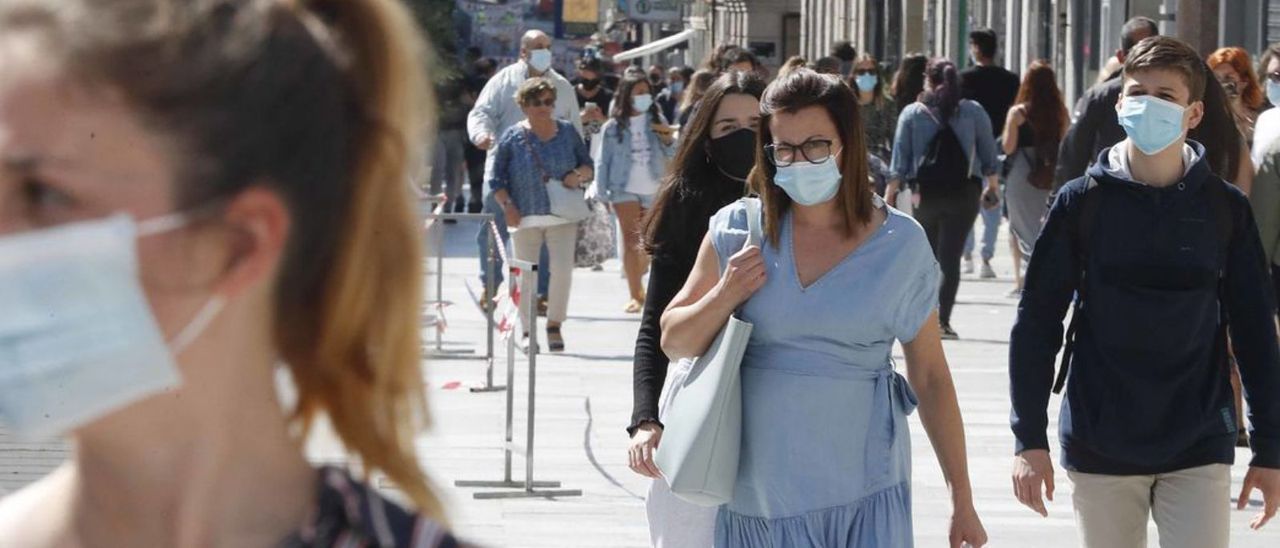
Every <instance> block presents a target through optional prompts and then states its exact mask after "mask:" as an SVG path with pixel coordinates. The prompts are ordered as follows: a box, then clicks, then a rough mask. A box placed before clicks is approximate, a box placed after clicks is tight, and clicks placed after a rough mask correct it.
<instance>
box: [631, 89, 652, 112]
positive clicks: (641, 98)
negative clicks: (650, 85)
mask: <svg viewBox="0 0 1280 548" xmlns="http://www.w3.org/2000/svg"><path fill="white" fill-rule="evenodd" d="M631 106H633V107H635V108H636V114H640V113H643V112H648V111H649V107H651V106H653V96H652V95H649V94H648V93H642V94H640V95H632V96H631Z"/></svg>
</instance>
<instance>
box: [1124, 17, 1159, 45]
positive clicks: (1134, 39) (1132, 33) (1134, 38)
mask: <svg viewBox="0 0 1280 548" xmlns="http://www.w3.org/2000/svg"><path fill="white" fill-rule="evenodd" d="M1139 33H1141V34H1143V36H1142V37H1141V38H1139V37H1138V34H1139ZM1151 36H1160V26H1159V25H1156V22H1155V21H1152V20H1151V18H1150V17H1143V16H1141V15H1139V16H1137V17H1134V18H1133V19H1130V20H1128V21H1125V23H1124V26H1123V27H1120V51H1123V52H1125V53H1126V54H1127V53H1129V50H1132V49H1133V46H1135V45H1137V44H1138V42H1139V41H1140V40H1141V39H1142V38H1149V37H1151Z"/></svg>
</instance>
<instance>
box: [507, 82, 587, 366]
mask: <svg viewBox="0 0 1280 548" xmlns="http://www.w3.org/2000/svg"><path fill="white" fill-rule="evenodd" d="M515 99H516V103H517V104H519V105H520V108H521V109H522V110H524V115H525V119H524V120H523V121H521V122H520V123H518V124H516V125H514V126H512V127H511V129H508V130H507V131H506V132H505V133H503V134H502V137H500V138H499V139H498V151H497V152H496V153H495V155H494V159H493V160H494V161H493V175H492V178H491V179H490V180H489V188H491V189H493V195H494V199H495V200H496V201H497V202H498V205H499V207H501V208H502V213H503V215H504V216H505V217H506V220H507V226H509V227H511V228H513V229H515V232H513V233H512V234H511V246H512V248H514V249H513V251H515V258H516V259H517V260H521V261H529V262H535V263H536V262H538V254H539V253H540V251H541V249H542V246H543V244H546V246H547V253H548V254H549V255H550V258H551V280H550V287H549V288H548V291H547V292H548V293H549V295H547V349H548V350H550V351H552V352H562V351H564V337H563V335H562V334H561V331H560V326H561V324H562V323H564V320H565V317H566V316H568V308H569V290H570V288H571V287H572V286H573V254H574V243H575V242H574V240H575V239H576V238H577V236H578V221H580V220H582V219H583V218H585V217H586V216H588V215H590V210H589V209H587V206H586V197H585V196H584V195H583V192H582V190H581V189H582V187H583V186H584V185H586V184H587V183H589V182H590V181H591V178H592V167H591V156H589V155H588V154H587V145H586V143H583V142H582V138H581V137H578V132H577V131H574V129H573V125H572V124H570V123H569V122H566V121H564V120H557V119H555V118H554V117H552V114H553V111H554V109H555V104H556V88H555V86H553V85H552V84H551V81H550V80H546V79H544V78H530V79H529V80H525V82H524V83H523V84H520V88H519V89H518V90H517V91H516V97H515ZM557 186H559V187H561V188H556V187H557ZM562 189H567V190H569V191H571V194H572V196H573V198H572V199H574V200H577V201H579V202H580V203H578V204H576V206H577V208H578V209H580V210H581V212H582V213H577V212H575V213H574V214H573V215H571V216H570V217H565V213H564V212H560V211H556V208H557V205H558V204H560V203H562V202H560V201H559V200H557V199H556V197H557V196H563V195H565V194H566V193H565V191H564V190H562ZM534 301H535V299H532V298H529V297H526V298H525V299H523V300H522V301H521V303H520V306H521V313H520V318H521V319H522V320H523V318H527V317H528V316H527V311H525V310H524V308H526V307H529V306H533V303H534ZM525 329H527V327H525ZM525 335H530V333H528V332H527V331H526V332H525ZM533 336H536V334H533Z"/></svg>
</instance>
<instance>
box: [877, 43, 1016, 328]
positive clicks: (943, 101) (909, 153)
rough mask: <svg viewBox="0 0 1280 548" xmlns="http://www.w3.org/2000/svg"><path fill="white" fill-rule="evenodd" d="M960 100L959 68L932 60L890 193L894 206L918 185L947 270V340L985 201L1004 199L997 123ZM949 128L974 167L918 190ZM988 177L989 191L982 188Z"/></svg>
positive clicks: (899, 135)
mask: <svg viewBox="0 0 1280 548" xmlns="http://www.w3.org/2000/svg"><path fill="white" fill-rule="evenodd" d="M960 97H961V96H960V82H959V75H958V74H957V73H956V67H955V65H954V64H953V63H952V62H951V61H949V60H947V59H943V58H938V59H934V60H933V61H931V62H930V63H929V65H928V67H927V68H926V69H925V90H924V93H923V94H921V96H920V100H918V101H916V102H915V103H912V104H910V105H907V107H906V108H904V109H902V113H901V114H900V115H899V116H898V130H897V131H896V132H895V134H894V140H893V161H892V162H890V166H889V171H890V172H891V175H890V183H889V187H888V189H887V190H886V191H885V198H886V199H887V200H888V201H889V203H891V204H893V203H897V202H896V200H897V194H898V190H899V189H901V188H902V181H903V180H904V179H905V180H906V181H907V182H908V183H911V184H912V186H913V191H914V192H917V193H919V196H920V203H919V205H917V206H916V209H915V217H916V221H918V222H919V223H920V226H922V227H924V231H925V235H926V236H928V238H929V245H930V246H932V247H933V253H934V256H935V257H937V259H938V264H939V265H940V266H941V267H942V287H941V291H940V294H939V303H938V319H939V321H940V322H941V323H942V325H941V328H942V338H943V339H957V338H959V336H958V335H956V332H955V330H954V329H952V328H951V309H952V308H953V307H954V306H955V302H956V291H957V290H959V288H960V255H961V254H962V252H963V251H964V241H965V238H966V237H967V236H968V235H969V231H970V230H971V229H972V228H973V222H974V219H976V218H977V217H978V207H979V203H980V200H982V199H987V198H988V197H996V196H999V194H998V193H999V187H998V185H999V182H998V173H999V169H1000V162H999V160H997V159H996V142H995V138H993V137H992V133H991V119H990V118H989V117H987V112H986V111H985V110H983V109H982V105H979V104H978V103H976V102H974V101H970V100H968V99H961V98H960ZM943 124H946V126H947V127H949V128H951V131H952V132H954V133H955V137H956V141H957V142H958V143H959V145H960V147H961V150H963V151H964V153H965V156H966V158H968V162H967V163H968V168H967V170H964V171H961V172H959V173H956V174H955V178H954V181H950V180H949V181H946V182H934V183H933V184H931V185H926V188H914V187H915V186H916V184H915V183H916V171H917V169H919V168H920V165H921V163H922V162H923V161H924V159H925V156H926V155H927V154H928V152H929V148H930V145H931V144H932V142H933V140H934V137H935V136H938V134H939V130H940V129H941V128H942V127H943ZM984 178H985V179H986V190H983V185H982V179H984Z"/></svg>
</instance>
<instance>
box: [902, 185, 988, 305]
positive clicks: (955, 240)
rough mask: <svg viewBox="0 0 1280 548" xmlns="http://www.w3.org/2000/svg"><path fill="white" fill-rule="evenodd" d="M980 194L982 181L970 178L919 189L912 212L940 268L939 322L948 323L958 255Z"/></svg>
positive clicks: (956, 282) (957, 282)
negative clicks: (918, 201)
mask: <svg viewBox="0 0 1280 548" xmlns="http://www.w3.org/2000/svg"><path fill="white" fill-rule="evenodd" d="M981 197H982V185H981V184H980V183H977V182H974V181H972V180H971V181H966V182H963V183H957V185H956V187H953V188H946V189H929V188H923V189H921V190H920V207H917V208H916V211H915V216H916V221H917V222H919V223H920V226H921V227H922V228H924V234H925V236H926V237H928V238H929V246H930V247H932V248H933V256H934V258H936V259H937V260H938V266H939V267H940V268H941V269H942V287H941V288H939V289H940V291H939V294H938V319H939V320H940V321H941V322H942V325H951V309H952V308H954V307H955V305H956V292H957V291H958V290H959V289H960V256H961V255H963V254H964V241H965V239H966V238H968V236H969V231H970V230H973V223H974V221H976V220H977V218H978V208H979V207H980V204H979V203H978V200H979V199H980V198H981Z"/></svg>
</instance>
